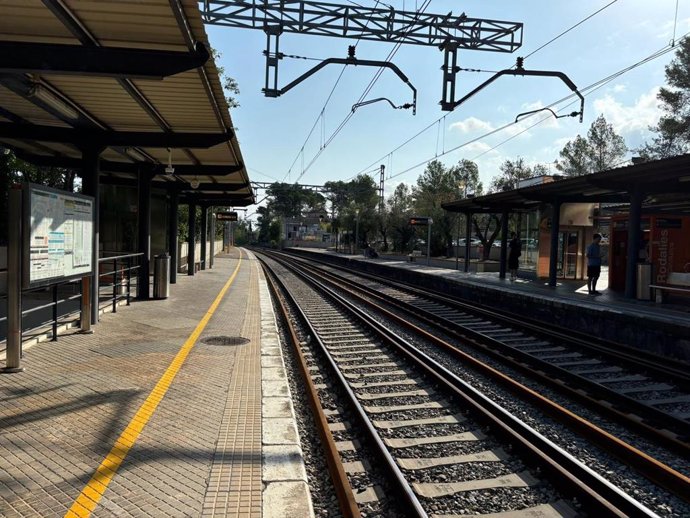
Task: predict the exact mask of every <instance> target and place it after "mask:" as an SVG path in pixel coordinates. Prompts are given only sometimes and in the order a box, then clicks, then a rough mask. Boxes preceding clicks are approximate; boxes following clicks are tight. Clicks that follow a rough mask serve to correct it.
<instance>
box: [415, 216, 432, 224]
mask: <svg viewBox="0 0 690 518" xmlns="http://www.w3.org/2000/svg"><path fill="white" fill-rule="evenodd" d="M433 222H434V220H433V219H431V218H427V217H421V216H415V217H412V218H410V225H413V226H427V225H431V224H432V223H433Z"/></svg>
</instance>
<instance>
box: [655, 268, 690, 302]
mask: <svg viewBox="0 0 690 518" xmlns="http://www.w3.org/2000/svg"><path fill="white" fill-rule="evenodd" d="M668 282H669V283H670V284H669V285H660V284H650V285H649V287H650V288H651V289H653V290H654V291H653V293H654V300H655V301H656V302H658V303H661V302H663V301H664V292H665V291H668V292H672V293H683V294H687V295H690V273H682V272H671V273H669V274H668Z"/></svg>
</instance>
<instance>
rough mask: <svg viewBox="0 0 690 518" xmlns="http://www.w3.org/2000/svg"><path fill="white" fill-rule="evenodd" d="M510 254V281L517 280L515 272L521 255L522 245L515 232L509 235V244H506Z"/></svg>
mask: <svg viewBox="0 0 690 518" xmlns="http://www.w3.org/2000/svg"><path fill="white" fill-rule="evenodd" d="M508 247H509V248H510V252H509V253H508V269H509V270H510V280H511V281H514V280H515V279H517V271H518V268H519V267H520V259H519V257H520V256H521V255H522V243H521V242H520V240H519V239H518V237H517V234H516V233H515V232H512V233H511V234H510V243H508Z"/></svg>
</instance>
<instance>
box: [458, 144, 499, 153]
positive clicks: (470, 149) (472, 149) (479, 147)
mask: <svg viewBox="0 0 690 518" xmlns="http://www.w3.org/2000/svg"><path fill="white" fill-rule="evenodd" d="M491 147H492V146H490V145H489V144H487V143H486V142H481V141H477V142H472V143H470V144H467V145H466V146H464V147H462V148H460V152H461V153H463V154H465V155H471V156H475V155H478V154H480V153H486V152H487V151H489V150H491ZM488 154H498V151H496V150H492V151H489V153H488Z"/></svg>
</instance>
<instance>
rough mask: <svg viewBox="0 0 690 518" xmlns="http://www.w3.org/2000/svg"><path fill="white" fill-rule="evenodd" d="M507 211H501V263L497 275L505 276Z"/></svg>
mask: <svg viewBox="0 0 690 518" xmlns="http://www.w3.org/2000/svg"><path fill="white" fill-rule="evenodd" d="M508 215H509V214H508V211H507V210H506V209H503V211H502V212H501V264H500V265H499V267H498V277H499V278H501V279H505V278H506V262H507V260H508Z"/></svg>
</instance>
